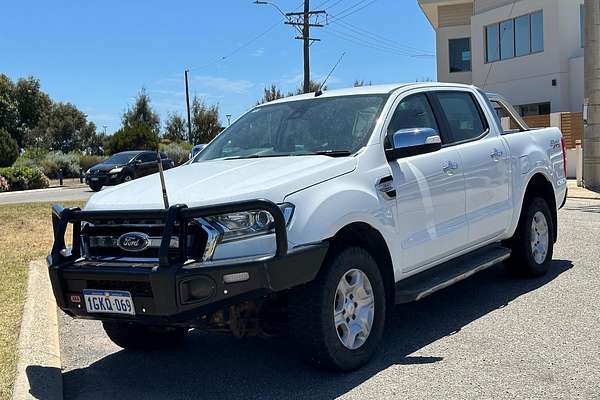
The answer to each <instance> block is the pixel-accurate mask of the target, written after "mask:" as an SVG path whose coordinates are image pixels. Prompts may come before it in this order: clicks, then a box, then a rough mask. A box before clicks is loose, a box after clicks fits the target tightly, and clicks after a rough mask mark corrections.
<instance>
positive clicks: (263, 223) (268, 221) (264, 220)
mask: <svg viewBox="0 0 600 400" xmlns="http://www.w3.org/2000/svg"><path fill="white" fill-rule="evenodd" d="M279 208H280V209H281V211H282V213H283V217H284V219H285V223H286V225H287V224H289V222H290V220H291V219H292V216H293V214H294V205H293V204H290V203H284V204H280V205H279ZM206 219H207V220H208V221H209V222H211V223H212V224H214V225H218V226H219V227H220V228H221V229H222V231H223V235H222V237H221V240H220V241H221V242H230V241H233V240H239V239H246V238H248V237H252V236H257V235H266V234H269V233H272V232H273V229H274V223H275V221H274V219H273V216H272V215H271V214H270V213H269V212H268V211H265V210H253V211H243V212H236V213H230V214H222V215H215V216H212V217H208V218H206Z"/></svg>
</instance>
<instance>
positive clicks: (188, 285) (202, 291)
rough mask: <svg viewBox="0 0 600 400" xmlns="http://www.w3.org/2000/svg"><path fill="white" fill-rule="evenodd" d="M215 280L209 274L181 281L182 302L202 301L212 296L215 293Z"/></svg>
mask: <svg viewBox="0 0 600 400" xmlns="http://www.w3.org/2000/svg"><path fill="white" fill-rule="evenodd" d="M215 291H216V285H215V282H214V281H213V280H212V279H211V278H209V277H208V276H199V277H197V278H193V279H190V280H187V281H184V282H181V302H182V303H190V302H194V301H202V300H206V299H208V298H210V297H212V296H213V295H214V294H215Z"/></svg>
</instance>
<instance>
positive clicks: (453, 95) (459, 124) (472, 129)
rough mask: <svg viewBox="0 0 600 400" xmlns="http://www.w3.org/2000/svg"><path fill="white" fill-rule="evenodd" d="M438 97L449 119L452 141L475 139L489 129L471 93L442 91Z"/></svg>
mask: <svg viewBox="0 0 600 400" xmlns="http://www.w3.org/2000/svg"><path fill="white" fill-rule="evenodd" d="M437 98H438V101H439V102H440V106H441V107H442V111H443V112H444V115H445V116H446V120H447V121H448V127H449V128H450V133H451V135H452V143H456V142H462V141H465V140H471V139H475V138H477V137H479V136H481V135H482V134H483V133H484V132H485V131H486V130H487V123H486V122H485V121H484V120H483V116H482V114H481V110H480V109H479V106H478V105H477V104H476V103H475V100H474V99H473V96H472V95H471V94H470V93H467V92H440V93H438V94H437Z"/></svg>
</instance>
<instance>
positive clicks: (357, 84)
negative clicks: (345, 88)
mask: <svg viewBox="0 0 600 400" xmlns="http://www.w3.org/2000/svg"><path fill="white" fill-rule="evenodd" d="M372 84H373V83H372V82H371V81H369V82H365V81H364V79H355V80H354V87H361V86H371V85H372Z"/></svg>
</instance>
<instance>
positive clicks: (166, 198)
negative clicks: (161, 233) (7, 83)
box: [156, 149, 169, 210]
mask: <svg viewBox="0 0 600 400" xmlns="http://www.w3.org/2000/svg"><path fill="white" fill-rule="evenodd" d="M156 160H157V161H158V174H159V175H160V187H161V188H162V196H163V202H164V203H165V210H168V209H169V196H168V195H167V186H166V185H165V173H164V171H163V165H162V160H161V159H160V152H159V151H158V149H157V150H156Z"/></svg>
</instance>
